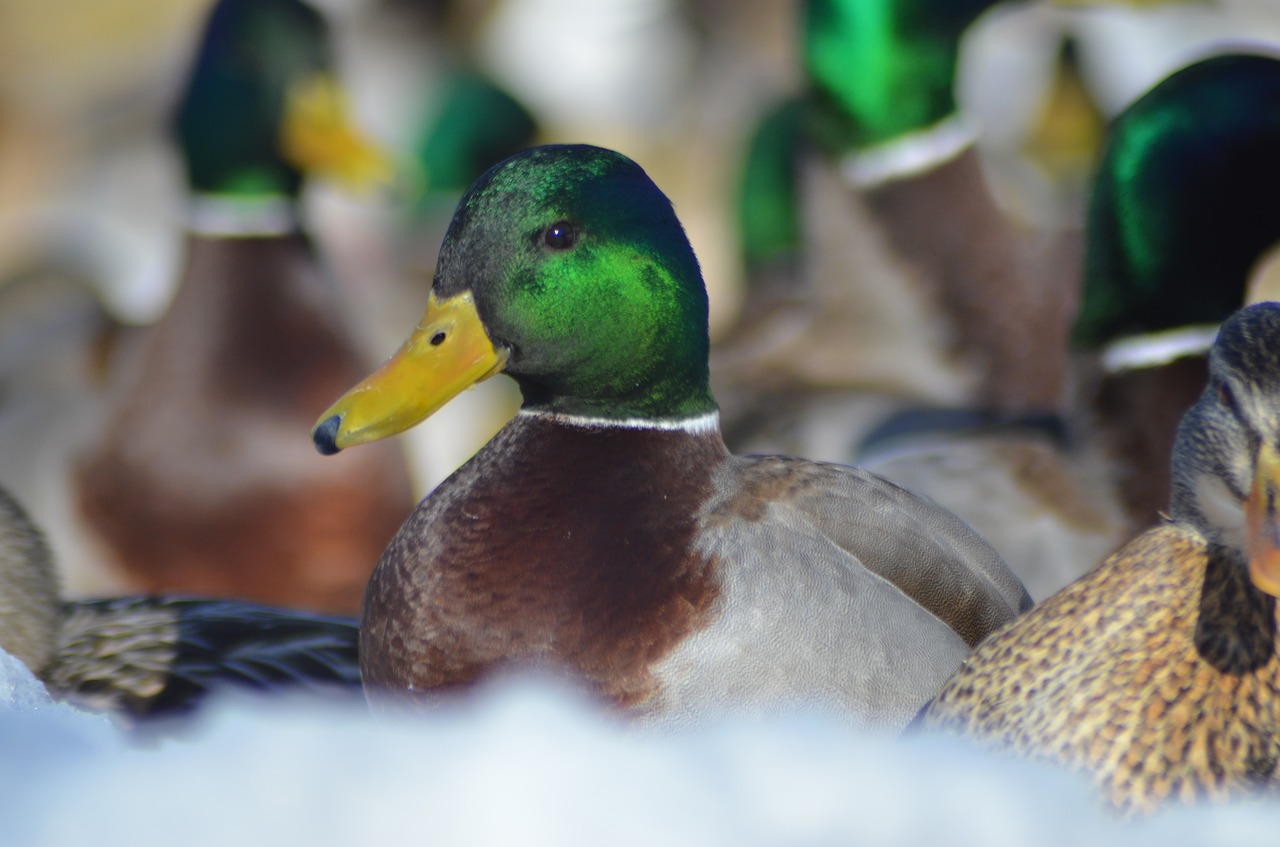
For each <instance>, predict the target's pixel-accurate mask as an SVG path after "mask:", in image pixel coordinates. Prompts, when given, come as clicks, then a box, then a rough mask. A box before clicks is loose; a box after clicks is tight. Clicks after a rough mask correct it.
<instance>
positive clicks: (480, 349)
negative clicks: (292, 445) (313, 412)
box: [311, 291, 507, 455]
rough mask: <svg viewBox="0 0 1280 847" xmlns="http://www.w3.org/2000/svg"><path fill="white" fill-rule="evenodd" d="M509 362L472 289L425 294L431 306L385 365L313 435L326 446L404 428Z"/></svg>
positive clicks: (330, 449)
mask: <svg viewBox="0 0 1280 847" xmlns="http://www.w3.org/2000/svg"><path fill="white" fill-rule="evenodd" d="M506 363H507V353H506V351H499V350H496V349H494V346H493V343H492V342H491V341H490V340H489V335H488V333H486V332H485V329H484V325H483V324H482V323H481V321H480V315H479V313H478V312H477V311H476V306H475V300H474V298H473V297H472V294H471V292H470V291H466V292H463V293H462V294H459V295H456V296H454V297H450V298H449V299H448V300H437V299H436V295H435V292H434V291H433V292H432V293H431V297H430V299H429V300H428V301H427V313H426V314H425V315H424V316H423V318H422V320H421V321H419V323H418V326H417V328H416V329H414V331H413V334H411V335H410V336H409V338H408V340H406V341H405V342H404V344H403V345H402V346H401V347H400V349H399V350H398V351H397V352H396V354H395V355H394V356H392V357H391V358H390V359H388V360H387V362H386V364H384V365H383V366H382V367H381V368H379V369H378V370H377V371H376V372H375V373H373V374H372V375H370V376H369V377H367V378H366V379H365V380H364V381H363V382H361V383H360V384H359V385H357V386H356V387H355V388H352V389H351V390H350V391H348V392H347V393H346V394H344V395H342V397H340V398H339V399H338V401H337V402H336V403H334V404H333V405H332V406H330V407H329V408H328V409H326V410H325V411H324V413H323V414H322V415H320V420H319V421H317V422H316V425H315V427H314V428H313V429H312V430H311V438H312V440H313V441H314V442H315V445H316V449H318V450H319V451H320V452H321V453H324V454H326V455H327V454H331V453H337V452H338V451H339V450H341V449H343V448H345V447H350V446H352V445H354V444H364V443H365V442H368V441H377V440H378V439H380V438H386V437H387V436H390V435H395V434H397V433H400V432H404V431H405V430H406V429H408V428H409V427H411V426H413V425H414V424H416V423H418V422H419V421H422V420H424V419H425V418H427V417H428V416H429V415H431V414H432V413H433V412H435V411H436V410H437V409H439V408H440V407H441V406H443V405H444V404H445V403H448V402H449V401H450V400H452V399H453V398H454V397H456V396H458V394H460V393H461V392H462V391H463V390H464V389H466V388H469V387H471V386H472V385H475V384H476V383H478V382H482V381H483V380H486V379H488V378H489V377H491V376H493V375H494V374H496V373H498V372H499V371H501V370H502V369H503V367H504V366H505V365H506Z"/></svg>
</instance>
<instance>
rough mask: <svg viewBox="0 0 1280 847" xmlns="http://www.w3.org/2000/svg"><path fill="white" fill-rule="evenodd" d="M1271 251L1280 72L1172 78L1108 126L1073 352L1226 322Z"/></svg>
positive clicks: (1276, 67) (1187, 71)
mask: <svg viewBox="0 0 1280 847" xmlns="http://www.w3.org/2000/svg"><path fill="white" fill-rule="evenodd" d="M1277 242H1280V61H1278V60H1276V59H1272V58H1267V57H1263V56H1245V55H1231V56H1219V57H1215V58H1211V59H1207V60H1204V61H1201V62H1199V63H1196V64H1194V65H1191V66H1189V67H1187V68H1184V69H1183V70H1181V71H1178V72H1177V73H1175V74H1173V75H1171V76H1170V77H1168V78H1167V79H1165V80H1164V81H1163V82H1161V83H1160V84H1159V85H1157V86H1156V87H1155V88H1153V89H1152V90H1151V91H1149V92H1148V93H1147V94H1145V95H1144V96H1143V97H1141V98H1140V99H1138V100H1137V101H1136V102H1134V103H1133V104H1132V105H1131V106H1130V107H1129V108H1128V109H1126V110H1125V112H1124V113H1123V114H1122V115H1121V116H1120V117H1119V118H1118V119H1117V120H1116V121H1115V123H1114V124H1113V126H1112V128H1111V133H1110V138H1109V140H1108V142H1107V145H1106V148H1105V150H1104V152H1103V157H1102V161H1101V163H1100V165H1099V170H1098V175H1097V179H1096V182H1095V184H1094V188H1093V194H1092V197H1091V200H1090V206H1089V212H1088V225H1087V258H1086V263H1085V285H1084V294H1083V297H1082V301H1081V308H1080V315H1079V317H1078V319H1077V321H1076V325H1075V327H1074V330H1073V338H1074V340H1075V341H1076V342H1077V343H1078V344H1079V345H1081V346H1085V347H1092V346H1098V345H1101V344H1104V343H1105V342H1107V341H1109V340H1112V339H1114V338H1116V337H1119V336H1123V335H1131V334H1137V333H1148V332H1156V331H1160V330H1165V329H1171V328H1175V327H1181V326H1188V325H1194V324H1207V323H1217V322H1220V321H1223V320H1225V319H1226V318H1227V316H1228V315H1230V314H1231V313H1232V312H1234V311H1235V310H1237V309H1239V308H1240V307H1241V306H1242V305H1243V304H1244V299H1245V296H1246V287H1247V282H1248V276H1249V272H1250V270H1251V269H1252V268H1253V267H1254V265H1255V264H1256V263H1257V261H1258V259H1259V258H1260V257H1261V255H1262V254H1263V253H1264V252H1266V251H1267V250H1268V249H1269V248H1270V247H1272V246H1273V245H1275V244H1276V243H1277Z"/></svg>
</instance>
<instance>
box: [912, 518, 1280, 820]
mask: <svg viewBox="0 0 1280 847" xmlns="http://www.w3.org/2000/svg"><path fill="white" fill-rule="evenodd" d="M1275 614H1276V609H1275V600H1274V599H1273V598H1271V597H1269V596H1267V595H1264V594H1262V592H1260V591H1258V590H1257V589H1256V588H1254V587H1253V585H1252V584H1251V583H1250V582H1249V580H1248V575H1247V573H1246V572H1245V571H1244V569H1243V568H1242V567H1240V566H1239V565H1233V564H1232V563H1230V562H1228V561H1227V560H1226V559H1225V557H1224V556H1223V555H1222V554H1221V553H1220V552H1218V551H1216V550H1213V549H1210V548H1208V547H1207V546H1206V544H1205V542H1204V541H1203V540H1202V538H1201V537H1200V536H1198V535H1197V534H1194V533H1193V532H1189V531H1187V530H1185V529H1183V528H1181V527H1179V526H1176V525H1164V526H1159V527H1156V528H1154V529H1151V530H1149V531H1147V532H1146V533H1144V534H1142V535H1140V536H1139V537H1138V538H1136V539H1134V540H1133V541H1132V542H1130V543H1129V544H1128V545H1126V546H1125V547H1124V548H1123V549H1121V550H1120V551H1118V552H1117V553H1116V554H1115V555H1113V556H1112V557H1110V558H1108V559H1107V560H1106V561H1104V562H1103V563H1102V564H1101V565H1099V566H1098V568H1097V569H1095V570H1094V571H1092V572H1090V573H1089V574H1087V575H1085V576H1084V577H1082V578H1081V579H1080V580H1078V581H1077V582H1075V583H1073V584H1071V585H1070V586H1068V587H1067V588H1065V589H1063V590H1062V591H1061V592H1059V593H1058V594H1056V595H1054V596H1053V597H1051V598H1049V599H1048V600H1046V601H1045V602H1043V603H1042V604H1041V605H1039V606H1038V607H1036V608H1035V609H1033V610H1032V611H1031V612H1029V613H1028V614H1026V615H1025V616H1023V617H1022V618H1020V619H1019V620H1017V621H1015V622H1014V623H1013V624H1011V625H1010V626H1008V627H1007V628H1005V629H1004V630H1002V631H1000V632H999V633H997V634H996V635H993V636H992V637H991V638H989V639H987V640H986V641H985V642H984V643H983V644H981V645H980V646H979V647H978V648H977V650H975V651H974V653H973V655H972V656H971V657H970V659H969V660H968V661H967V662H966V664H965V666H964V667H963V668H962V669H961V670H960V672H959V673H957V674H956V676H955V677H954V678H953V679H952V681H951V682H950V683H949V684H948V685H947V687H946V689H944V691H943V692H942V693H941V694H940V695H939V696H938V698H937V699H936V700H935V701H934V702H933V703H932V704H931V705H930V706H929V707H928V708H927V709H926V711H925V712H924V714H923V715H922V723H923V724H924V725H925V726H929V727H934V728H939V729H944V730H947V731H952V732H959V733H964V734H967V735H972V736H975V737H977V738H980V739H982V740H983V741H984V743H990V744H993V745H996V746H999V747H1002V748H1006V749H1009V750H1012V751H1015V752H1018V753H1022V754H1025V755H1030V756H1034V757H1040V758H1047V759H1051V760H1054V761H1059V762H1062V763H1064V764H1067V765H1069V766H1071V767H1073V768H1076V769H1080V770H1082V771H1085V772H1088V773H1090V774H1091V775H1092V776H1093V778H1094V779H1095V780H1096V781H1097V783H1098V784H1099V785H1100V786H1101V788H1102V789H1103V791H1104V793H1105V796H1106V797H1107V799H1108V800H1109V801H1110V802H1111V803H1112V804H1113V805H1114V806H1116V807H1117V808H1119V809H1121V810H1124V811H1130V812H1132V811H1150V810H1152V809H1153V808H1155V807H1156V805H1158V804H1159V803H1160V802H1161V801H1163V800H1167V799H1171V798H1176V799H1181V800H1191V799H1195V798H1197V797H1209V798H1214V799H1222V798H1224V797H1227V796H1230V795H1233V794H1237V793H1239V792H1241V791H1244V790H1246V789H1251V790H1256V789H1258V788H1266V789H1269V790H1275V789H1276V788H1277V786H1278V785H1280V783H1277V781H1276V764H1277V761H1280V659H1278V658H1277V653H1276V620H1275Z"/></svg>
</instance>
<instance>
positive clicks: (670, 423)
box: [519, 409, 720, 435]
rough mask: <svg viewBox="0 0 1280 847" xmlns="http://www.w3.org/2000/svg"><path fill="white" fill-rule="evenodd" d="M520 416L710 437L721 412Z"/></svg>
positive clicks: (525, 413)
mask: <svg viewBox="0 0 1280 847" xmlns="http://www.w3.org/2000/svg"><path fill="white" fill-rule="evenodd" d="M519 415H520V416H523V417H531V418H543V419H545V420H549V421H554V422H555V423H561V424H567V425H569V426H578V427H582V428H584V429H661V430H668V431H673V432H674V431H683V432H687V433H689V434H690V435H708V434H710V433H713V432H718V431H719V429H720V412H719V411H715V412H708V413H707V414H705V415H698V416H696V417H692V418H596V417H589V416H587V415H566V414H564V413H563V412H546V411H543V410H541V409H521V410H520V412H519Z"/></svg>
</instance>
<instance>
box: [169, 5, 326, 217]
mask: <svg viewBox="0 0 1280 847" xmlns="http://www.w3.org/2000/svg"><path fill="white" fill-rule="evenodd" d="M327 37H328V35H327V31H326V28H325V25H324V22H323V21H322V20H321V18H320V16H319V15H318V14H317V13H316V12H315V10H313V9H311V8H310V7H309V6H306V5H304V4H302V3H300V2H297V0H223V1H222V2H220V3H218V4H217V6H215V7H214V9H213V11H212V13H211V14H210V16H209V19H208V22H207V24H206V26H205V31H204V36H203V40H202V41H201V44H200V48H199V55H198V57H197V58H196V62H195V67H194V68H193V70H192V72H191V77H190V79H189V81H188V83H187V90H186V93H185V94H184V96H183V98H182V103H181V107H180V109H179V111H178V115H177V121H176V130H177V136H178V141H179V143H180V145H181V147H182V152H183V155H184V158H185V160H186V165H187V174H188V179H189V182H190V184H191V186H192V188H193V189H195V190H197V191H207V192H211V193H280V194H293V193H295V192H296V191H297V190H298V187H299V185H300V184H301V182H302V174H301V173H300V172H299V170H298V169H297V168H296V167H295V166H294V165H293V164H292V163H290V162H288V161H287V160H286V159H285V156H284V153H283V151H282V149H281V122H282V120H283V116H284V114H285V100H286V96H287V92H288V88H289V85H290V84H291V83H292V82H294V81H295V80H298V79H301V78H303V77H305V76H307V75H309V74H314V73H318V72H322V71H324V70H326V69H327V68H328V67H329V55H328V44H327Z"/></svg>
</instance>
